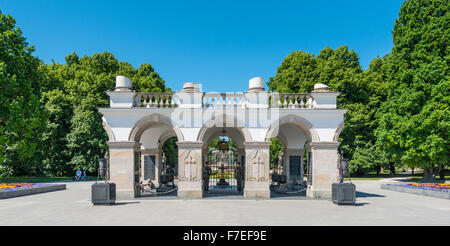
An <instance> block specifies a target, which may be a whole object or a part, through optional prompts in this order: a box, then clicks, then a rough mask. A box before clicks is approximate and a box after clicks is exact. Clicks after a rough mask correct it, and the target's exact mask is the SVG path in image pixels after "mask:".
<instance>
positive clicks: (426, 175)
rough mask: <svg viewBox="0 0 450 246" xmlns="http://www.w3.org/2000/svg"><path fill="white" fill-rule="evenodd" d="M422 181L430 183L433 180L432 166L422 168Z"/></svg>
mask: <svg viewBox="0 0 450 246" xmlns="http://www.w3.org/2000/svg"><path fill="white" fill-rule="evenodd" d="M423 181H424V182H426V183H432V182H434V181H435V180H434V177H433V166H430V167H425V168H424V169H423Z"/></svg>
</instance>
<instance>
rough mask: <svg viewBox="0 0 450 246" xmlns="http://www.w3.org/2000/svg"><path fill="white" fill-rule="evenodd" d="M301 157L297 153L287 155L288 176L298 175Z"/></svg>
mask: <svg viewBox="0 0 450 246" xmlns="http://www.w3.org/2000/svg"><path fill="white" fill-rule="evenodd" d="M300 167H301V157H300V156H299V155H291V156H289V176H290V177H300V174H301V170H300Z"/></svg>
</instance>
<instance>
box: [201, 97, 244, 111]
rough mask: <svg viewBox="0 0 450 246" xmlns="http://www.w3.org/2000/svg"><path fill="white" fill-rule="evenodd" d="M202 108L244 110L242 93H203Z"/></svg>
mask: <svg viewBox="0 0 450 246" xmlns="http://www.w3.org/2000/svg"><path fill="white" fill-rule="evenodd" d="M202 103H203V107H204V108H246V107H247V103H248V101H247V98H246V97H245V95H244V93H205V94H204V95H203V99H202Z"/></svg>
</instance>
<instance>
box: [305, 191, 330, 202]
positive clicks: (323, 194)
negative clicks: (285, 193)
mask: <svg viewBox="0 0 450 246" xmlns="http://www.w3.org/2000/svg"><path fill="white" fill-rule="evenodd" d="M306 196H307V197H311V198H314V199H327V200H329V199H331V189H330V190H314V189H307V190H306Z"/></svg>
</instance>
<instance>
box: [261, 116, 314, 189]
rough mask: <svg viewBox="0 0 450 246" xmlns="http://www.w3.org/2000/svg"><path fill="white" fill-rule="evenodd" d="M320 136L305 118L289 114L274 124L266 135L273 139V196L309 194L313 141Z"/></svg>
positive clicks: (271, 152) (271, 154) (271, 157)
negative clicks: (307, 190) (307, 189)
mask: <svg viewBox="0 0 450 246" xmlns="http://www.w3.org/2000/svg"><path fill="white" fill-rule="evenodd" d="M313 139H317V140H318V135H317V133H316V132H315V130H314V129H313V128H312V125H311V124H310V123H309V122H308V121H306V120H305V119H303V118H300V117H297V116H295V117H294V116H288V117H284V118H281V119H280V120H279V121H278V122H276V123H275V124H273V125H272V126H271V127H270V128H269V130H268V132H267V135H266V141H270V142H271V147H270V160H271V166H270V167H271V170H270V174H271V175H270V176H271V196H272V197H276V196H284V195H297V196H306V187H307V185H308V180H310V177H311V175H308V173H310V171H311V168H312V167H311V154H310V148H309V147H308V146H309V144H310V143H311V142H312V141H313Z"/></svg>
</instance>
